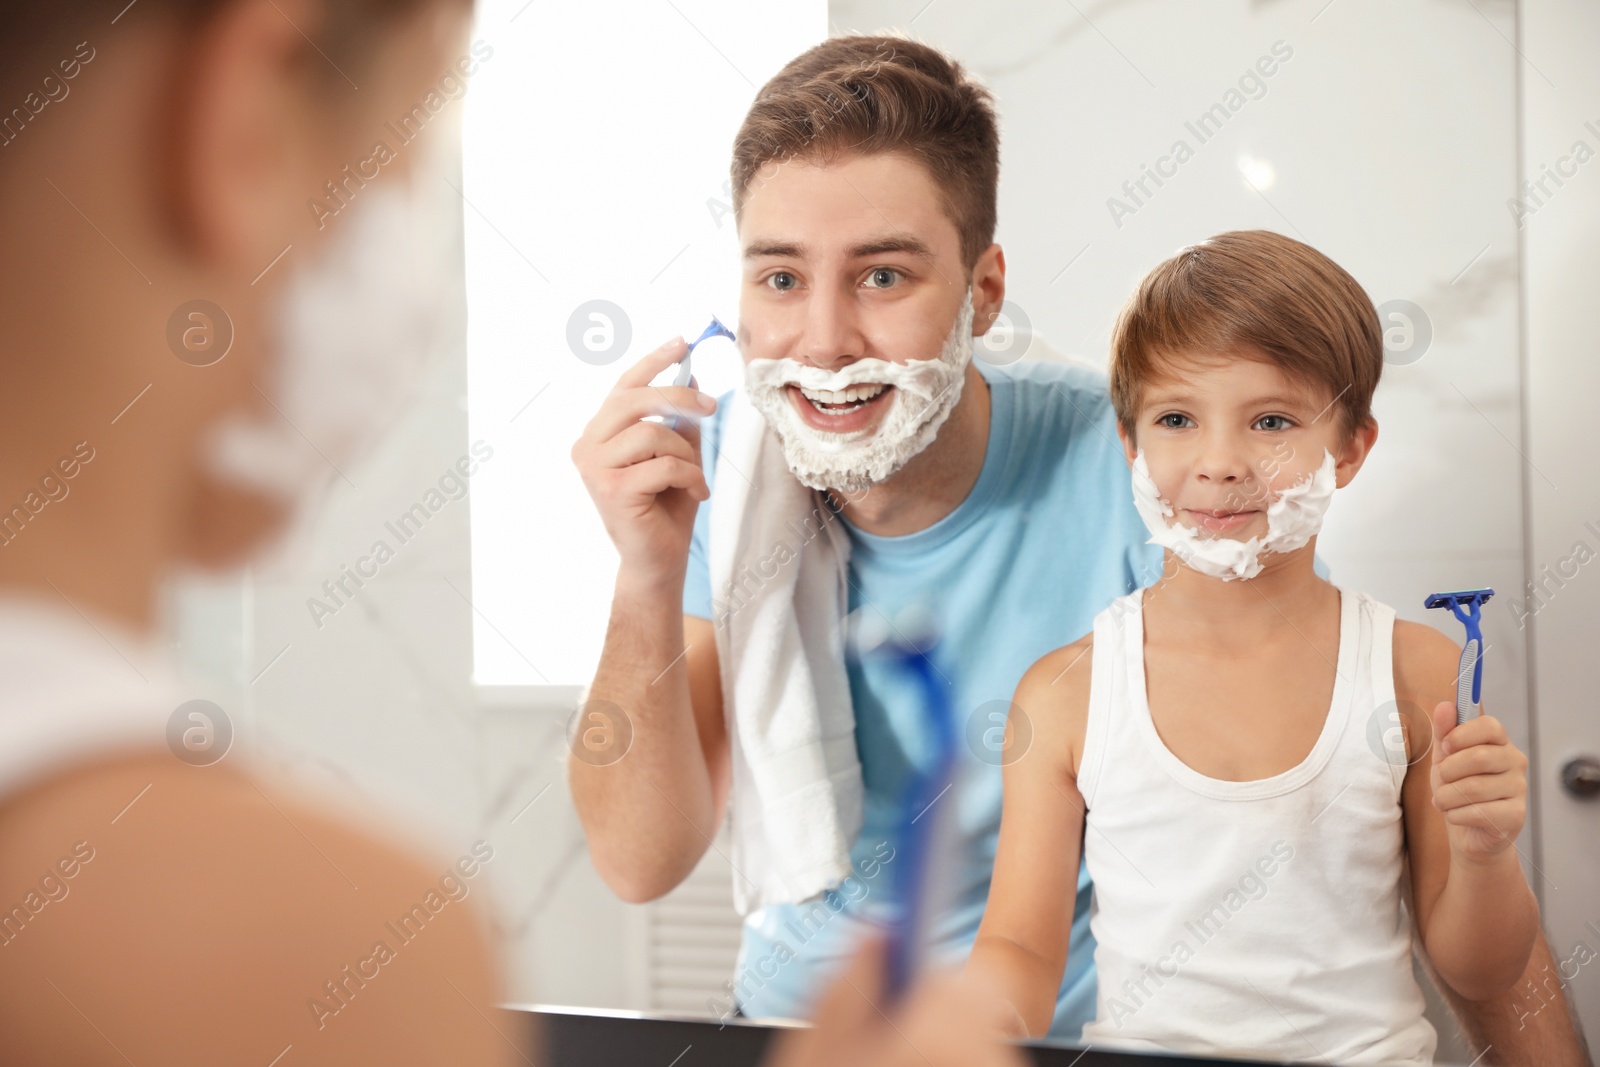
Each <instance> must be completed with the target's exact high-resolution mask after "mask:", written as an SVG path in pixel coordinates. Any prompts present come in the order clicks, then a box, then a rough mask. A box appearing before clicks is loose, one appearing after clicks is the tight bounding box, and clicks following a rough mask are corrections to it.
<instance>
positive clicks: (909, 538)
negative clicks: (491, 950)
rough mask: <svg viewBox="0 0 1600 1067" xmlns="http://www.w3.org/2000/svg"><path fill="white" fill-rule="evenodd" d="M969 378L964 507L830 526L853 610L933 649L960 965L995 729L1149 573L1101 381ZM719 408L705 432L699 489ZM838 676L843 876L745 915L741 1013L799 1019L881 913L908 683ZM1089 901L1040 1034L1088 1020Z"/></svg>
mask: <svg viewBox="0 0 1600 1067" xmlns="http://www.w3.org/2000/svg"><path fill="white" fill-rule="evenodd" d="M976 365H977V367H978V369H979V372H980V373H981V374H982V375H983V377H984V380H985V381H987V382H988V383H989V395H990V400H991V406H990V422H989V444H988V450H987V452H986V453H985V456H984V461H983V469H982V471H981V472H980V473H979V475H978V480H977V483H976V484H975V485H974V486H973V488H972V491H971V493H969V494H968V496H967V498H966V499H965V500H964V501H962V502H961V504H960V505H959V506H958V507H957V508H956V509H955V510H954V511H952V512H951V513H950V514H949V515H947V516H945V517H944V518H943V519H941V520H939V521H938V522H936V523H934V524H933V525H932V526H929V527H928V528H927V529H924V530H919V531H917V532H916V533H912V534H906V535H904V536H901V537H881V536H877V535H875V534H869V533H865V532H862V531H861V530H858V529H856V528H855V527H854V526H852V525H851V524H850V523H849V521H848V520H844V529H845V530H846V531H847V533H848V535H849V537H850V546H851V552H850V563H849V570H848V577H849V586H850V603H849V606H850V609H851V610H852V611H854V610H855V609H857V608H859V607H861V606H862V605H863V604H869V605H872V607H871V608H869V610H874V611H881V612H883V613H884V614H885V615H886V616H887V617H889V618H891V619H893V618H895V617H896V616H897V614H898V612H900V611H901V610H902V609H904V608H906V607H907V606H910V605H913V604H920V605H923V606H927V607H931V608H932V609H933V611H934V614H935V617H936V620H937V625H938V627H939V632H940V634H941V638H940V644H939V649H938V652H937V654H936V658H935V661H934V662H935V663H936V665H937V667H938V669H939V671H940V672H941V673H942V674H943V675H944V676H945V677H946V679H947V680H948V683H949V685H950V686H951V692H950V697H951V699H950V708H951V712H952V714H954V715H955V716H956V718H957V722H956V723H955V724H954V726H955V732H956V735H957V736H958V737H960V738H963V739H968V740H966V741H964V743H962V744H960V745H959V746H958V750H959V754H958V760H959V765H958V768H957V779H956V780H957V785H956V786H955V787H953V788H952V789H951V791H950V793H949V794H947V795H946V796H945V797H944V798H943V799H942V800H941V801H940V803H945V802H952V803H954V804H955V805H956V813H955V815H954V816H953V818H954V821H955V822H956V824H957V827H958V834H959V841H960V855H961V863H960V869H959V871H958V875H957V878H958V884H957V885H956V886H955V892H954V894H953V895H952V897H951V899H953V900H954V901H955V902H956V903H955V906H954V909H953V910H952V911H951V912H950V913H948V914H946V915H945V916H944V917H943V918H942V920H941V921H940V922H939V924H938V942H939V955H940V956H941V957H942V958H943V959H945V960H947V961H949V962H959V961H961V960H963V959H965V957H966V955H967V954H968V952H970V951H971V948H972V942H973V939H974V938H975V937H976V935H977V932H978V922H979V920H980V919H981V918H982V917H983V908H984V903H985V901H986V900H987V899H988V895H989V881H990V877H991V874H992V872H993V868H994V857H995V846H996V843H997V839H998V835H999V829H1000V797H1001V768H1000V762H999V749H998V743H997V742H998V738H999V736H1000V735H999V732H998V730H997V729H996V727H998V726H999V725H1001V724H1003V723H1004V721H1005V713H1006V710H1007V709H1008V707H1009V705H1010V701H1011V698H1012V696H1013V695H1014V694H1015V692H1016V687H1017V683H1018V682H1019V681H1021V680H1022V675H1023V674H1024V673H1025V672H1026V671H1027V669H1028V668H1029V667H1030V666H1032V665H1033V663H1034V661H1036V660H1037V659H1038V658H1039V657H1040V656H1042V655H1044V654H1045V653H1046V652H1049V651H1051V650H1052V649H1055V648H1059V647H1060V646H1062V645H1065V644H1068V643H1070V642H1072V641H1074V640H1076V639H1077V638H1079V637H1081V636H1083V635H1084V634H1086V633H1088V632H1089V630H1090V629H1091V628H1092V623H1093V620H1094V616H1095V615H1096V614H1097V613H1098V612H1100V611H1101V610H1102V609H1103V608H1105V607H1106V606H1107V605H1108V604H1109V603H1110V602H1111V601H1112V600H1113V599H1115V598H1116V597H1119V596H1122V595H1124V594H1126V593H1130V592H1132V591H1133V590H1134V589H1136V588H1140V587H1142V586H1144V585H1147V584H1149V583H1150V582H1152V581H1154V580H1155V579H1156V577H1157V576H1158V575H1159V574H1160V569H1161V553H1160V550H1159V549H1158V548H1156V547H1154V546H1151V545H1149V544H1147V543H1146V541H1147V539H1148V534H1147V532H1146V531H1145V528H1144V524H1143V523H1142V522H1141V521H1140V519H1139V515H1138V513H1137V512H1136V511H1135V510H1134V506H1133V494H1132V491H1131V489H1130V487H1129V474H1128V465H1127V463H1126V461H1125V460H1124V459H1123V456H1122V451H1121V446H1120V445H1119V444H1118V441H1117V434H1116V423H1115V419H1114V416H1113V414H1112V411H1111V404H1110V400H1109V399H1108V397H1107V394H1106V383H1105V378H1104V376H1102V375H1099V374H1096V373H1094V372H1093V371H1089V370H1086V369H1083V368H1079V367H1072V366H1067V365H1063V364H1058V363H1040V362H1025V363H1019V364H1015V365H1012V366H1006V367H997V366H993V365H990V364H987V363H983V362H979V363H977V364H976ZM728 395H729V396H731V394H728ZM726 401H727V397H726V396H725V397H724V398H723V404H722V406H720V407H719V408H718V410H717V413H716V414H715V415H714V416H712V417H711V418H709V419H706V420H705V421H704V423H703V424H702V434H703V437H702V455H703V458H704V463H705V466H706V468H707V477H708V479H714V476H715V464H716V442H717V439H718V435H719V433H720V431H721V428H722V416H723V413H724V412H725V411H726V410H727V407H726ZM712 491H713V492H715V491H716V487H715V483H714V481H713V483H712ZM710 511H711V509H710V507H709V506H708V505H703V506H702V507H701V508H700V509H699V513H698V514H697V515H696V516H695V526H694V539H693V544H692V546H691V549H690V553H689V569H688V575H687V580H686V582H685V585H684V596H683V610H684V613H685V614H687V615H695V616H699V617H700V618H705V619H710V618H712V601H711V580H710V573H709V569H708V558H709V557H708V552H707V539H708V528H709V524H710ZM849 679H850V694H851V698H852V702H853V704H854V709H855V716H856V747H857V750H858V752H859V754H860V758H861V771H862V778H863V780H864V783H865V786H866V800H865V820H864V825H863V827H862V830H861V835H860V837H859V838H858V839H857V841H856V844H855V846H854V848H852V850H851V859H852V862H853V865H854V867H855V875H853V876H852V877H851V878H850V879H847V880H846V882H845V883H844V884H843V885H842V886H840V887H839V888H837V889H834V890H830V891H829V892H828V893H826V894H824V895H823V897H822V898H820V899H818V900H814V901H810V902H808V903H806V904H804V905H778V906H774V907H769V908H764V909H761V910H759V911H756V912H754V913H752V914H751V915H750V916H748V917H747V918H746V920H745V925H744V931H743V939H742V944H741V946H740V951H739V961H738V964H737V967H736V971H735V975H734V977H733V982H732V993H733V999H734V1000H735V1001H736V1002H737V1003H738V1004H739V1006H740V1008H741V1009H742V1010H743V1011H744V1012H745V1014H747V1015H758V1016H760V1015H782V1016H791V1017H805V1016H806V1015H808V1013H809V1009H810V1006H811V1002H812V999H813V998H814V997H815V996H816V995H817V994H818V993H819V992H820V991H821V989H822V987H823V986H824V985H825V984H826V982H827V980H828V979H829V978H830V977H831V976H832V975H833V974H834V973H835V972H836V971H837V970H838V968H839V967H840V966H841V965H842V964H843V963H844V962H845V961H846V960H847V959H848V958H849V954H850V952H851V951H852V949H853V947H854V946H855V944H856V943H857V942H858V940H859V939H860V938H861V936H862V935H863V934H864V933H865V932H867V930H868V929H869V927H867V926H866V925H865V924H867V923H869V922H873V921H879V922H881V921H882V920H883V919H884V918H885V917H886V912H887V911H888V909H889V908H890V907H891V906H892V901H893V897H894V893H895V882H896V879H895V877H894V875H895V871H894V870H893V868H894V857H895V855H896V852H897V849H898V845H897V843H896V841H895V834H896V833H897V830H896V827H897V826H898V825H899V819H898V818H897V812H896V806H897V803H898V801H899V799H900V798H901V797H902V796H904V795H905V794H904V790H905V786H906V783H907V779H908V772H909V770H910V768H911V767H913V766H925V765H926V761H928V760H930V759H931V758H932V753H931V751H929V748H930V746H929V745H928V744H927V743H926V738H924V737H923V736H922V730H921V729H920V728H919V727H918V725H917V724H918V721H919V716H920V715H921V714H922V710H921V707H920V702H919V700H918V697H917V694H916V691H915V689H914V685H913V683H912V682H911V681H910V680H909V679H908V677H907V676H906V675H905V674H904V673H902V672H901V671H900V670H898V669H897V668H896V667H895V666H894V664H892V663H889V662H885V661H883V660H881V659H871V658H869V659H868V660H867V661H865V662H864V663H863V664H859V665H857V664H852V665H851V666H850V668H849ZM1089 899H1090V882H1089V877H1088V873H1087V872H1086V871H1085V870H1084V869H1083V868H1082V867H1081V866H1080V869H1079V875H1078V896H1077V903H1076V909H1075V911H1074V915H1073V922H1072V943H1071V950H1070V953H1069V957H1068V962H1067V972H1066V975H1065V976H1064V978H1063V981H1062V985H1061V990H1060V994H1059V996H1058V999H1057V1004H1056V1015H1055V1020H1054V1023H1053V1024H1052V1027H1051V1034H1052V1035H1053V1036H1057V1037H1062V1038H1067V1039H1073V1038H1076V1037H1077V1036H1078V1032H1079V1030H1080V1029H1081V1028H1082V1026H1083V1024H1084V1023H1085V1022H1087V1021H1089V1020H1090V1019H1092V1018H1093V1017H1094V1012H1095V972H1094V958H1093V957H1094V940H1093V938H1092V937H1091V936H1090V934H1089Z"/></svg>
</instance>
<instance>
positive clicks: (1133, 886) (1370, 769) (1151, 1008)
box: [1078, 590, 1437, 1065]
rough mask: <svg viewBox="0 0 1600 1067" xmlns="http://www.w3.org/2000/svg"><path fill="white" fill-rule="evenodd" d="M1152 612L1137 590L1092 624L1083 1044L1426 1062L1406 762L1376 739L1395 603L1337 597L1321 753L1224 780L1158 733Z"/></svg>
mask: <svg viewBox="0 0 1600 1067" xmlns="http://www.w3.org/2000/svg"><path fill="white" fill-rule="evenodd" d="M1141 606H1142V594H1141V593H1133V594H1131V595H1129V596H1126V597H1123V598H1121V599H1119V600H1117V601H1116V602H1114V603H1113V604H1112V605H1111V607H1110V608H1108V609H1107V610H1106V611H1103V612H1101V613H1100V615H1099V616H1098V617H1096V619H1095V622H1094V654H1093V660H1092V664H1093V672H1092V677H1091V681H1090V689H1089V715H1088V723H1087V727H1086V731H1085V738H1084V749H1083V759H1082V765H1081V768H1080V771H1079V774H1078V787H1079V789H1080V790H1081V791H1082V793H1083V798H1084V802H1085V804H1086V806H1087V808H1088V815H1087V823H1086V829H1085V832H1084V859H1085V862H1086V863H1087V864H1088V868H1089V875H1090V877H1091V878H1092V879H1093V881H1094V899H1093V904H1092V905H1091V908H1090V912H1089V928H1090V931H1091V932H1092V933H1093V935H1094V938H1095V941H1096V943H1097V947H1096V949H1095V968H1096V971H1097V972H1098V976H1099V996H1098V1004H1097V1006H1098V1010H1097V1012H1096V1016H1095V1019H1094V1021H1093V1022H1091V1023H1090V1024H1088V1025H1087V1026H1085V1027H1084V1029H1083V1041H1084V1043H1085V1044H1092V1045H1095V1046H1099V1047H1111V1048H1126V1049H1131V1050H1156V1049H1168V1050H1172V1051H1178V1052H1186V1053H1191V1054H1209V1055H1218V1056H1245V1057H1261V1056H1269V1057H1273V1058H1278V1059H1283V1060H1318V1061H1320V1062H1323V1063H1340V1064H1352V1065H1354V1064H1431V1063H1432V1062H1433V1052H1434V1047H1435V1045H1436V1043H1437V1035H1436V1034H1435V1032H1434V1029H1433V1026H1432V1025H1431V1024H1430V1023H1429V1022H1428V1021H1427V1019H1425V1018H1424V1017H1423V1014H1422V1013H1423V999H1422V991H1421V990H1420V989H1419V988H1418V987H1417V982H1416V979H1415V977H1414V975H1413V972H1412V963H1411V944H1412V925H1411V917H1410V913H1409V907H1408V897H1407V896H1406V892H1405V891H1403V887H1402V873H1403V860H1404V855H1405V854H1404V834H1403V825H1402V822H1401V807H1400V787H1401V783H1402V782H1403V780H1404V776H1405V756H1404V751H1403V748H1402V749H1401V751H1399V752H1398V753H1396V752H1395V751H1394V750H1393V749H1392V747H1391V748H1389V749H1387V750H1386V749H1385V748H1384V747H1383V745H1384V742H1385V740H1387V742H1388V743H1389V744H1390V745H1391V746H1392V745H1393V744H1394V743H1395V742H1396V740H1397V738H1396V737H1395V736H1394V735H1393V734H1392V733H1386V732H1385V731H1384V730H1383V729H1377V730H1374V729H1373V728H1372V724H1374V723H1375V722H1376V723H1377V724H1378V725H1379V726H1381V727H1387V726H1388V725H1389V723H1390V721H1391V720H1390V719H1389V718H1388V716H1389V713H1390V712H1391V711H1392V710H1393V707H1394V700H1395V695H1394V669H1393V661H1392V637H1393V632H1394V611H1393V609H1391V608H1388V607H1386V606H1384V605H1382V604H1379V603H1377V602H1376V601H1374V600H1372V599H1371V598H1370V597H1368V596H1366V595H1365V594H1360V593H1350V592H1346V591H1343V590H1341V591H1340V611H1339V659H1338V666H1337V675H1336V679H1335V682H1334V690H1333V701H1332V705H1331V706H1330V708H1329V710H1328V715H1327V719H1326V721H1325V722H1324V723H1323V727H1322V732H1321V734H1320V736H1318V738H1317V741H1316V744H1315V745H1313V746H1312V749H1311V753H1310V755H1308V756H1307V757H1306V758H1305V760H1304V761H1302V762H1301V763H1300V764H1299V765H1298V766H1295V767H1292V768H1290V769H1289V770H1287V771H1284V772H1283V773H1282V774H1276V775H1273V776H1272V777H1270V778H1262V779H1258V780H1255V781H1249V782H1229V781H1222V780H1219V779H1216V778H1209V777H1207V776H1205V775H1203V774H1200V773H1199V772H1197V771H1195V770H1194V769H1193V768H1191V767H1189V766H1188V765H1187V764H1185V763H1183V762H1182V761H1181V760H1180V759H1178V757H1177V756H1175V755H1173V753H1172V752H1171V750H1169V749H1168V748H1167V747H1166V745H1165V743H1163V742H1162V740H1161V738H1160V736H1159V735H1158V734H1157V733H1156V729H1155V724H1154V723H1153V722H1152V721H1151V718H1150V706H1149V703H1148V700H1147V697H1146V692H1145V672H1144V622H1143V614H1142V610H1141ZM1386 705H1387V707H1386ZM1369 738H1377V739H1378V740H1369Z"/></svg>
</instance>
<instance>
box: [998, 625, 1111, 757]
mask: <svg viewBox="0 0 1600 1067" xmlns="http://www.w3.org/2000/svg"><path fill="white" fill-rule="evenodd" d="M1093 662H1094V634H1093V633H1092V632H1091V633H1087V634H1084V635H1083V636H1082V637H1080V638H1078V639H1077V640H1076V641H1074V642H1072V643H1071V644H1068V645H1062V646H1061V647H1060V648H1057V649H1053V650H1051V651H1049V652H1046V653H1045V654H1044V655H1042V656H1040V657H1039V658H1038V659H1037V660H1035V661H1034V663H1033V666H1031V667H1029V668H1028V670H1027V673H1025V674H1024V675H1023V676H1022V681H1021V682H1020V683H1019V684H1018V685H1017V695H1016V699H1015V704H1016V705H1017V707H1018V708H1021V709H1022V712H1023V714H1024V715H1025V716H1027V719H1028V724H1029V727H1030V728H1031V731H1032V741H1031V744H1032V745H1033V747H1035V748H1039V749H1041V750H1042V751H1043V752H1044V753H1045V754H1046V756H1047V757H1048V758H1049V759H1050V761H1051V762H1052V763H1054V764H1056V765H1058V766H1064V767H1066V768H1068V769H1070V771H1071V773H1072V774H1073V775H1074V776H1076V774H1077V767H1078V757H1079V755H1081V753H1082V752H1083V739H1084V735H1085V733H1086V731H1087V728H1088V721H1089V688H1090V682H1091V680H1092V679H1091V676H1090V667H1091V665H1092V664H1093Z"/></svg>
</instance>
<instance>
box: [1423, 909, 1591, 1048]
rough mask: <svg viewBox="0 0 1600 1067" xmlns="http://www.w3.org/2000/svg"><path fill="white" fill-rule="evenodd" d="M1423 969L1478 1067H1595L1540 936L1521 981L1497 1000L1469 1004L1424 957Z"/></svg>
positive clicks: (1542, 936)
mask: <svg viewBox="0 0 1600 1067" xmlns="http://www.w3.org/2000/svg"><path fill="white" fill-rule="evenodd" d="M1423 967H1424V969H1425V970H1427V972H1428V976H1429V977H1430V978H1431V979H1432V980H1433V984H1434V986H1435V987H1436V988H1438V990H1439V992H1440V994H1441V995H1442V996H1443V997H1444V998H1445V1001H1446V1002H1447V1003H1448V1004H1449V1005H1450V1011H1451V1014H1452V1015H1454V1016H1455V1019H1456V1023H1457V1024H1458V1025H1459V1026H1460V1027H1461V1031H1462V1033H1463V1035H1464V1036H1465V1037H1466V1041H1467V1045H1468V1053H1469V1054H1470V1055H1471V1056H1473V1057H1480V1058H1478V1059H1475V1060H1474V1061H1473V1062H1474V1063H1477V1064H1479V1065H1480V1067H1594V1063H1593V1060H1591V1059H1590V1058H1589V1050H1588V1047H1587V1045H1586V1044H1585V1043H1584V1040H1583V1035H1582V1033H1581V1031H1580V1030H1579V1028H1578V1021H1577V1018H1576V1016H1574V1015H1573V1014H1572V1011H1571V1008H1570V1006H1569V1005H1568V1002H1567V998H1566V995H1565V992H1564V990H1563V988H1562V983H1561V975H1560V972H1559V971H1558V970H1557V967H1556V963H1555V960H1554V959H1553V958H1552V957H1551V955H1550V946H1549V944H1548V943H1547V942H1546V941H1545V937H1544V933H1543V931H1540V932H1539V933H1537V934H1536V935H1535V937H1534V941H1533V954H1532V955H1531V956H1530V957H1529V958H1528V966H1527V968H1526V969H1525V970H1524V971H1523V974H1522V978H1521V979H1520V980H1518V982H1517V984H1516V985H1514V986H1513V987H1512V988H1511V989H1510V990H1509V991H1508V992H1506V993H1503V994H1501V995H1500V996H1498V997H1491V998H1490V999H1488V1000H1476V1001H1475V1000H1467V999H1466V998H1464V997H1462V996H1461V995H1460V994H1459V993H1457V992H1456V991H1455V990H1453V989H1451V988H1450V987H1449V985H1448V984H1447V983H1445V982H1443V981H1441V980H1440V978H1439V976H1438V974H1437V972H1435V971H1434V969H1433V966H1432V964H1431V962H1430V961H1429V960H1428V959H1427V958H1426V957H1425V956H1424V957H1423Z"/></svg>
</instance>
